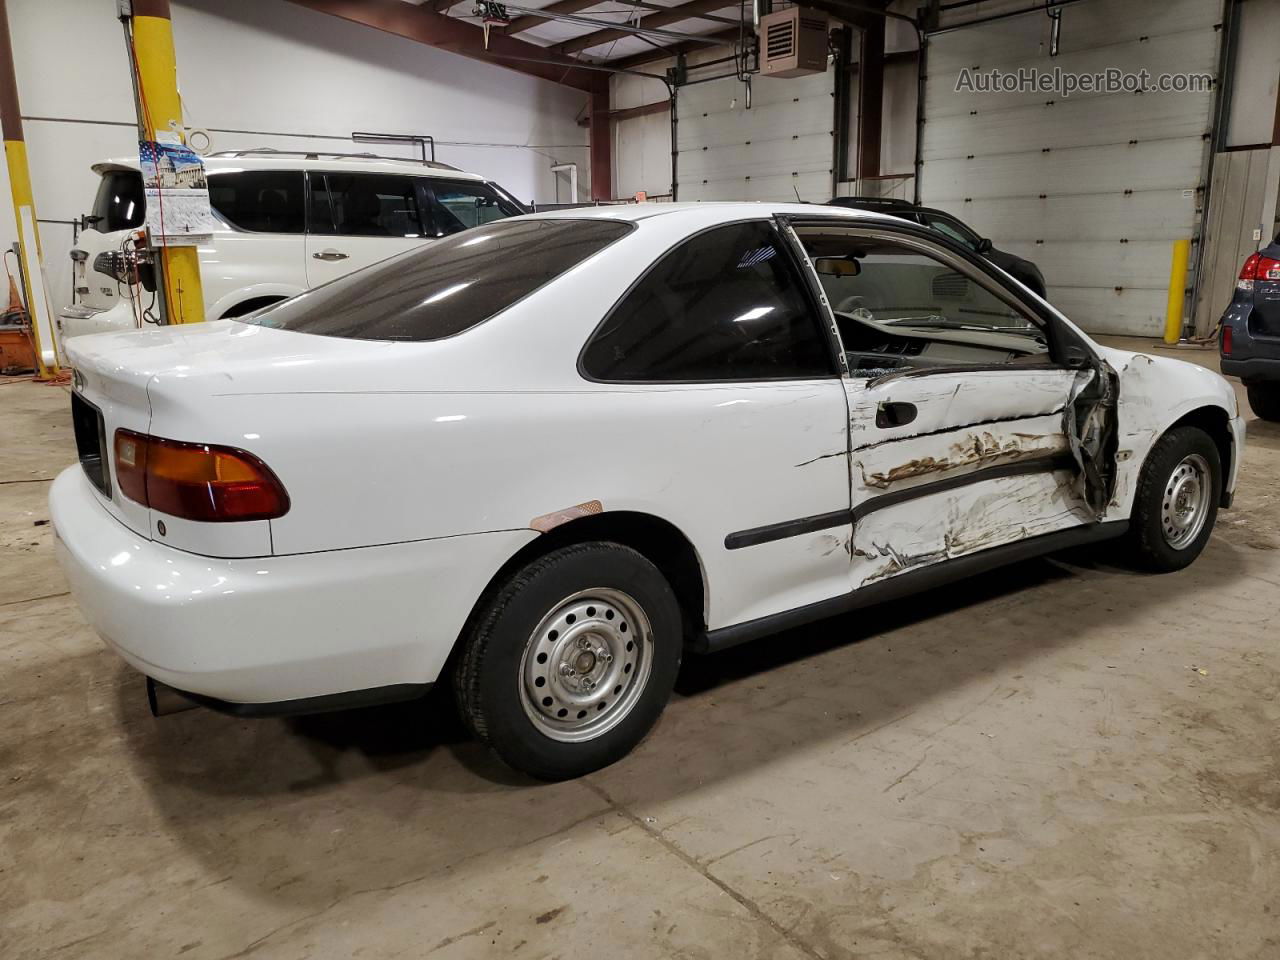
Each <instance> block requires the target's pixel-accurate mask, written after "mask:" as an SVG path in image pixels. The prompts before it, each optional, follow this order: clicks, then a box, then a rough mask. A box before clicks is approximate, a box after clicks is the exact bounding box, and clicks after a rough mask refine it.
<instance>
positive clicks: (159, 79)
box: [131, 0, 204, 323]
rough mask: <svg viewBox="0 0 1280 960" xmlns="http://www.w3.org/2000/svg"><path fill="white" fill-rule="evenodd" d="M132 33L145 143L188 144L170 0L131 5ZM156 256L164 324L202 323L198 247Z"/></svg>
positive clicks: (161, 248)
mask: <svg viewBox="0 0 1280 960" xmlns="http://www.w3.org/2000/svg"><path fill="white" fill-rule="evenodd" d="M132 28H133V29H132V31H131V34H132V43H133V51H132V57H133V62H134V64H135V66H136V76H135V80H136V86H137V92H138V128H139V130H140V131H141V132H142V135H143V137H144V138H145V139H147V140H159V141H161V142H163V141H164V140H166V139H170V138H172V137H173V135H175V134H176V135H177V136H178V138H179V139H185V138H184V134H183V126H182V100H181V99H180V98H179V96H178V66H177V61H176V58H175V56H174V52H173V21H172V20H171V19H170V16H169V0H133V20H132ZM156 253H157V256H158V257H159V259H160V264H161V271H160V272H161V275H162V276H163V277H164V309H165V311H166V316H165V319H166V320H167V322H169V323H199V322H200V321H201V320H203V319H204V291H203V289H202V287H201V285H200V254H199V251H198V250H197V249H196V247H195V246H186V245H179V244H173V245H168V244H163V243H160V244H159V245H158V246H157V247H156Z"/></svg>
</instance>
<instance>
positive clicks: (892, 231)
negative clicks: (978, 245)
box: [780, 214, 1098, 383]
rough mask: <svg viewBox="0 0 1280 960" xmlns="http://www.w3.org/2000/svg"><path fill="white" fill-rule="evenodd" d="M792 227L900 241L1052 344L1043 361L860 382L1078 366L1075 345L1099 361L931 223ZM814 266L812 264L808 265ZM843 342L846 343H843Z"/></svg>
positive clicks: (814, 218)
mask: <svg viewBox="0 0 1280 960" xmlns="http://www.w3.org/2000/svg"><path fill="white" fill-rule="evenodd" d="M780 219H782V220H784V221H785V222H786V223H788V224H789V225H790V226H792V227H806V226H809V227H838V228H841V229H844V230H849V231H854V232H856V233H857V234H858V235H860V236H864V237H867V238H868V239H873V240H883V241H884V242H886V243H891V244H896V245H898V246H902V247H905V248H907V249H914V250H917V251H918V252H920V253H923V254H924V255H925V256H929V257H933V258H934V259H935V260H938V261H940V262H942V263H944V264H946V265H947V266H950V267H952V268H953V269H955V270H957V271H958V272H961V273H963V274H964V275H965V276H966V277H968V278H969V279H971V280H973V281H974V282H976V283H978V284H979V286H981V287H983V288H984V289H986V290H987V292H988V293H990V294H991V295H992V296H994V297H997V298H998V299H1000V300H1003V301H1004V302H1005V303H1006V304H1008V305H1009V306H1010V307H1012V308H1014V309H1015V310H1017V311H1018V312H1019V313H1021V314H1022V315H1023V316H1025V317H1026V318H1027V319H1028V320H1030V321H1031V322H1032V323H1034V324H1035V325H1036V326H1038V327H1040V328H1041V329H1042V330H1044V332H1045V338H1046V340H1047V341H1048V345H1049V359H1048V360H1047V362H1045V363H1043V364H1017V365H1014V366H1011V365H1010V364H1008V363H982V364H966V365H964V366H943V367H920V368H916V369H909V370H902V371H898V372H894V373H888V374H884V375H883V376H879V377H873V378H871V379H869V380H868V379H867V378H862V377H853V376H852V374H851V375H850V377H849V379H856V380H858V381H859V382H866V383H881V382H883V381H885V380H890V379H896V378H899V377H912V378H915V377H923V376H932V375H935V374H943V373H959V372H973V373H979V372H986V371H991V370H1009V369H1014V370H1046V369H1049V370H1075V369H1080V367H1079V366H1072V365H1071V364H1069V363H1067V362H1066V360H1065V359H1064V358H1065V356H1066V354H1067V349H1068V347H1070V346H1075V347H1076V348H1077V349H1078V350H1081V351H1082V352H1083V353H1084V354H1085V355H1086V356H1087V357H1089V359H1090V360H1091V361H1093V362H1094V364H1096V363H1097V359H1098V358H1097V354H1096V353H1094V351H1093V349H1092V348H1091V347H1089V346H1088V344H1087V343H1086V342H1085V341H1084V340H1082V339H1081V338H1080V337H1078V336H1076V334H1075V333H1074V331H1072V330H1071V329H1070V327H1068V326H1066V325H1064V324H1063V323H1062V322H1061V321H1060V320H1059V319H1058V318H1057V317H1056V316H1054V315H1053V313H1051V312H1049V311H1048V310H1046V309H1045V308H1044V307H1043V306H1041V305H1038V304H1033V303H1031V302H1029V301H1027V300H1025V299H1024V298H1023V297H1022V295H1021V294H1020V293H1019V292H1018V291H1017V290H1015V289H1014V288H1013V287H1012V286H1011V285H1010V284H1009V283H1008V282H1006V281H1005V279H1004V278H1003V277H1001V276H999V275H997V274H995V273H992V272H991V266H992V264H991V262H990V261H989V260H987V259H986V258H984V257H982V256H980V255H979V254H977V253H975V252H974V251H972V250H970V249H968V248H967V247H965V246H963V245H961V244H958V243H956V242H955V241H953V240H951V239H950V238H949V237H946V236H945V235H943V234H941V233H938V232H937V231H936V230H934V229H933V228H932V227H926V226H923V225H914V224H908V223H901V224H898V223H894V224H888V223H883V224H882V223H875V224H871V223H868V222H867V221H865V220H861V219H854V218H852V217H837V216H822V215H821V214H817V215H808V214H804V215H791V214H784V215H782V216H781V217H780ZM810 269H812V268H810ZM825 306H826V309H827V311H828V312H829V314H830V316H831V320H832V322H833V323H834V322H835V311H834V310H833V309H832V308H831V306H830V304H826V305H825ZM842 346H843V344H842Z"/></svg>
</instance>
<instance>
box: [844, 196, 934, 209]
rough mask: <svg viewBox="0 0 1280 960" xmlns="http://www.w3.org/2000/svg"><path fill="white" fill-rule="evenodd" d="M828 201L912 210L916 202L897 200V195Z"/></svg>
mask: <svg viewBox="0 0 1280 960" xmlns="http://www.w3.org/2000/svg"><path fill="white" fill-rule="evenodd" d="M828 203H834V204H837V205H846V204H848V205H851V204H857V205H858V206H860V207H895V208H897V209H900V210H901V209H905V208H910V209H912V210H914V209H915V208H916V204H914V203H912V202H911V201H910V200H899V199H898V198H897V197H835V198H834V199H832V200H829V201H828Z"/></svg>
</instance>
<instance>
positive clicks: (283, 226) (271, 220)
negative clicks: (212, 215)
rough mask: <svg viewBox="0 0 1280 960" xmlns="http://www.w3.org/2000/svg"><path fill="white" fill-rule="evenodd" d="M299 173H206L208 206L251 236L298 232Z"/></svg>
mask: <svg viewBox="0 0 1280 960" xmlns="http://www.w3.org/2000/svg"><path fill="white" fill-rule="evenodd" d="M303 195H304V187H303V181H302V171H300V170H242V171H240V172H238V173H211V174H209V203H210V205H212V207H213V209H214V210H216V211H218V213H219V214H220V215H221V216H222V217H223V218H224V219H225V220H227V221H228V222H229V223H231V225H232V226H235V227H239V228H240V229H241V230H249V231H252V232H254V233H302V230H303V223H304V220H305V215H304V211H305V205H304V201H303Z"/></svg>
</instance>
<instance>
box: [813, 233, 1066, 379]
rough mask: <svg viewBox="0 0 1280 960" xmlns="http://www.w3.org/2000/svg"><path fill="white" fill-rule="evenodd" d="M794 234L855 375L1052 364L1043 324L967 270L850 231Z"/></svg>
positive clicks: (908, 248)
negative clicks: (832, 314) (810, 263)
mask: <svg viewBox="0 0 1280 960" xmlns="http://www.w3.org/2000/svg"><path fill="white" fill-rule="evenodd" d="M796 232H797V234H798V235H799V237H800V239H801V242H802V243H803V244H804V246H805V249H806V251H807V252H808V253H809V256H810V257H811V258H812V260H813V264H814V269H815V270H816V271H817V273H818V279H819V281H820V282H821V283H822V287H823V289H824V290H825V291H826V294H827V298H828V300H829V301H830V303H831V308H832V310H833V311H834V312H835V317H836V325H837V327H838V328H839V330H840V337H841V340H842V341H843V344H844V349H845V355H846V358H847V360H848V363H849V369H850V371H851V372H852V373H853V375H854V376H861V377H874V376H881V375H883V374H885V373H892V372H898V371H901V370H908V369H919V368H929V367H938V368H945V367H954V366H985V365H990V364H1008V363H1027V362H1030V363H1044V362H1048V361H1049V347H1048V339H1047V337H1046V335H1045V332H1044V330H1043V329H1041V327H1040V326H1039V325H1038V323H1037V322H1034V321H1033V320H1031V319H1030V318H1029V317H1028V316H1027V315H1026V314H1024V313H1022V311H1020V310H1019V309H1017V308H1016V307H1014V306H1012V305H1011V304H1010V303H1009V302H1007V301H1006V300H1005V299H1003V298H1001V297H999V296H997V295H996V294H995V293H993V292H992V289H991V288H989V287H988V286H987V285H986V284H984V283H982V282H981V280H980V279H978V276H977V275H976V274H975V273H973V272H972V271H968V270H961V269H958V268H957V266H954V265H952V264H950V263H948V262H946V261H944V260H943V259H941V258H940V257H935V256H933V255H929V254H925V253H923V252H921V251H919V250H916V249H914V248H910V247H908V246H905V245H901V246H900V245H897V244H894V243H889V242H885V241H884V240H882V239H879V238H872V237H867V236H863V235H856V234H851V233H850V232H849V231H847V230H843V231H838V230H830V231H825V230H824V229H823V228H813V227H798V228H797V229H796Z"/></svg>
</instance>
